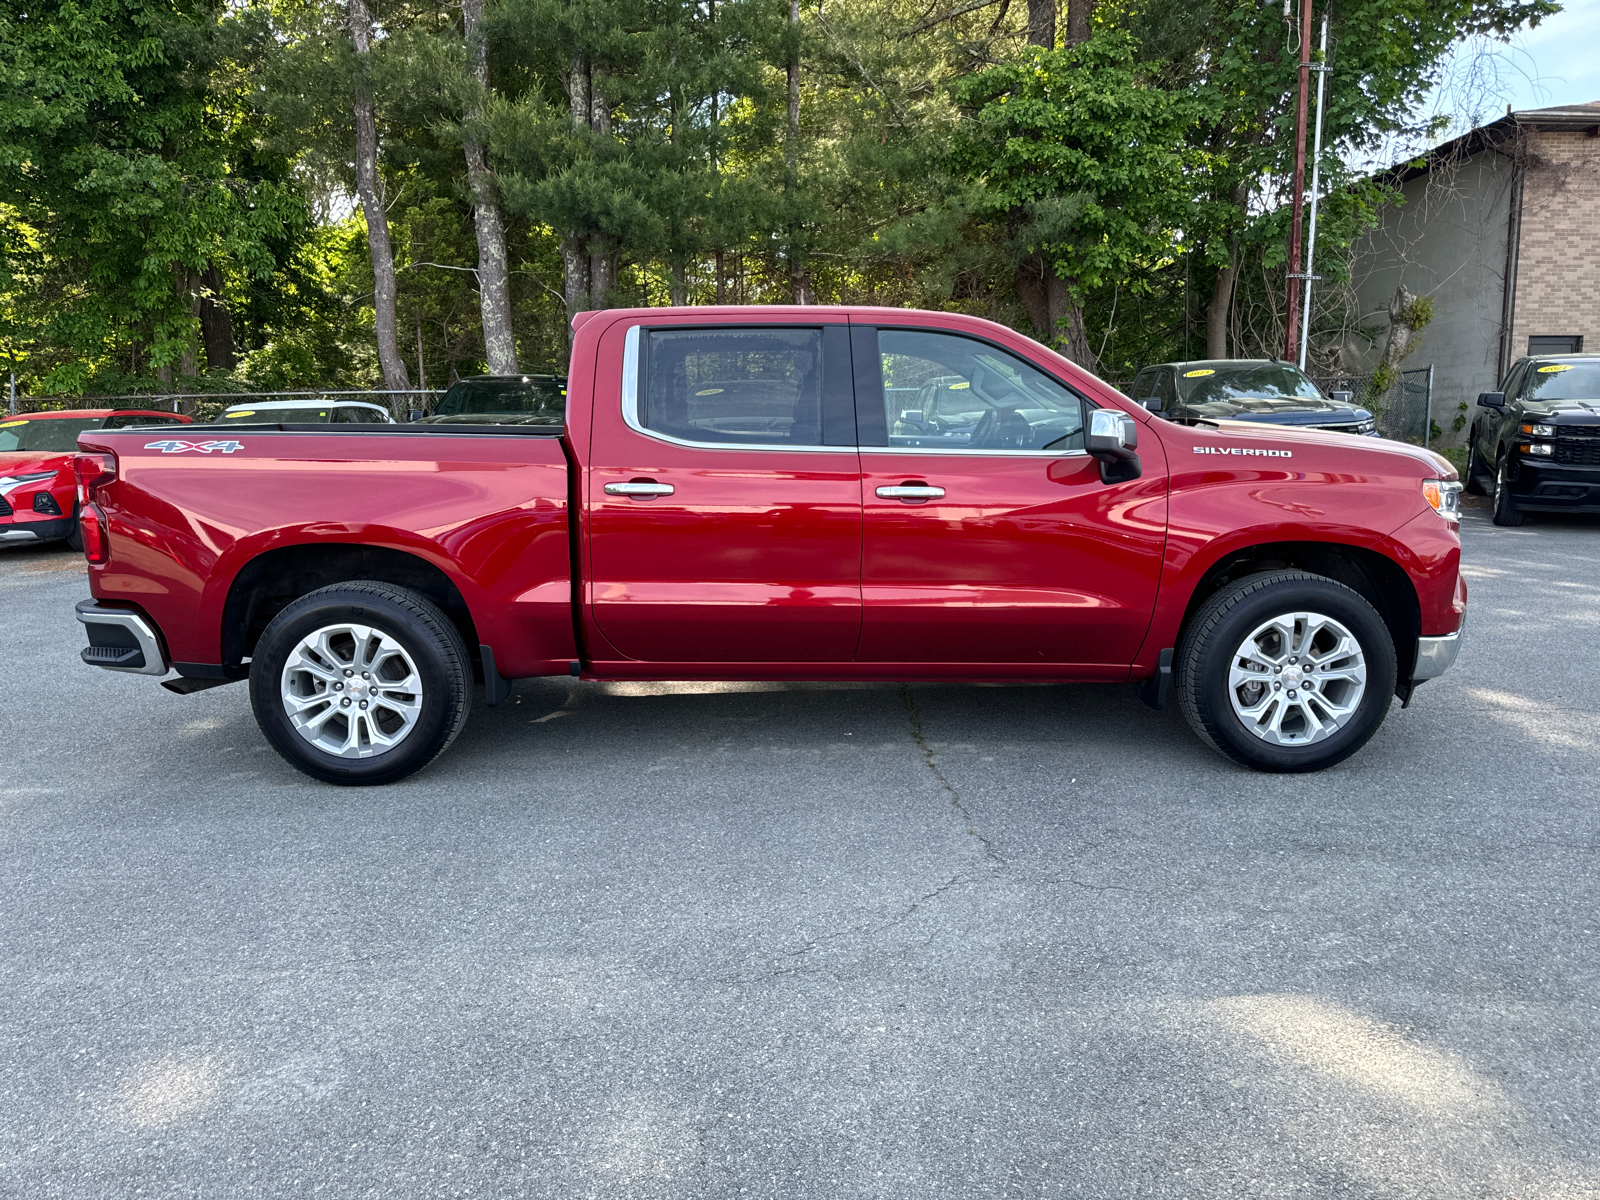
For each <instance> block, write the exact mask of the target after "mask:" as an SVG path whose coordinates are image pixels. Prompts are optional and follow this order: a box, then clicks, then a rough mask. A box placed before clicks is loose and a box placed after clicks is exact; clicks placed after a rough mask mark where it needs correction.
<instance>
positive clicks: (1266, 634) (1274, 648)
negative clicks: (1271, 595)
mask: <svg viewBox="0 0 1600 1200" xmlns="http://www.w3.org/2000/svg"><path fill="white" fill-rule="evenodd" d="M1366 690H1367V665H1366V657H1365V655H1364V654H1363V653H1362V650H1361V643H1360V642H1359V641H1358V640H1357V639H1356V637H1355V635H1354V634H1353V633H1351V632H1350V630H1349V629H1347V628H1346V627H1345V626H1344V625H1343V624H1341V623H1340V622H1338V621H1336V620H1334V619H1333V618H1332V617H1329V616H1324V615H1323V614H1322V613H1315V612H1295V613H1284V614H1282V615H1281V616H1276V617H1273V618H1272V619H1271V620H1268V621H1264V622H1263V623H1262V624H1260V625H1258V626H1257V627H1256V628H1255V629H1254V630H1253V631H1252V632H1251V633H1250V635H1249V636H1248V637H1247V638H1245V639H1244V641H1243V642H1241V643H1240V645H1239V648H1238V649H1237V650H1235V651H1234V654H1233V659H1232V662H1231V663H1230V664H1229V669H1228V697H1229V699H1230V700H1231V701H1232V703H1233V712H1234V715H1235V716H1236V717H1238V718H1239V722H1240V723H1241V724H1242V725H1243V726H1244V727H1245V728H1246V729H1248V730H1249V731H1250V732H1251V733H1252V734H1254V735H1255V736H1256V737H1258V738H1260V739H1261V740H1262V741H1264V742H1269V743H1271V744H1273V745H1277V746H1309V745H1312V744H1313V743H1315V742H1320V741H1322V740H1324V739H1325V738H1329V737H1332V736H1333V734H1334V733H1336V732H1337V731H1338V730H1339V729H1340V728H1342V727H1343V725H1344V723H1345V722H1346V721H1347V720H1349V719H1350V717H1351V716H1352V715H1353V714H1354V713H1355V711H1356V709H1357V708H1358V707H1360V705H1361V698H1362V697H1363V696H1364V695H1365V694H1366Z"/></svg>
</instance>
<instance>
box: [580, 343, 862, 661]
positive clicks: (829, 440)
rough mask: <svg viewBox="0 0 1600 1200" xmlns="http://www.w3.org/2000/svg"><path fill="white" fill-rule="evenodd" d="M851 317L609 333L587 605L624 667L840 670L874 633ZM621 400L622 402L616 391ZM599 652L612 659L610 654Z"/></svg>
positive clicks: (590, 474)
mask: <svg viewBox="0 0 1600 1200" xmlns="http://www.w3.org/2000/svg"><path fill="white" fill-rule="evenodd" d="M849 347H850V337H849V328H848V326H846V325H843V324H823V323H820V322H819V323H816V324H811V325H802V324H785V323H763V324H750V325H732V324H695V325H685V324H678V325H673V326H663V325H647V324H639V325H633V326H631V327H626V328H624V327H621V326H619V327H617V328H614V329H612V330H610V331H608V332H607V334H606V335H605V339H603V341H602V344H601V350H600V358H599V361H601V362H602V363H604V362H618V361H620V362H622V364H623V367H622V379H621V386H620V392H617V391H612V390H610V389H609V387H607V386H605V385H603V384H597V387H596V391H595V396H596V403H595V413H594V428H593V435H592V443H591V449H590V464H591V466H590V469H589V470H588V471H587V472H586V478H585V483H584V487H585V489H586V502H587V505H588V510H589V519H588V537H589V575H590V592H589V596H590V612H591V615H592V617H593V620H594V623H595V627H596V628H597V629H598V631H599V632H600V634H601V635H602V636H603V637H604V638H605V640H606V641H608V642H609V643H610V644H611V646H612V647H614V649H615V651H616V653H617V655H619V656H620V657H622V658H625V659H634V660H641V661H647V662H658V663H659V662H669V663H670V662H681V663H689V664H693V663H705V662H739V663H836V662H848V661H849V660H850V659H851V658H853V657H854V655H855V651H856V643H857V641H858V639H859V636H860V631H861V466H860V458H859V455H858V454H857V451H856V447H855V428H854V415H855V414H854V402H853V396H852V383H851V368H850V349H849ZM610 397H615V398H616V399H615V400H612V399H610ZM593 657H595V658H596V659H603V658H606V657H607V655H605V654H604V653H603V652H602V648H596V650H595V651H594V654H593Z"/></svg>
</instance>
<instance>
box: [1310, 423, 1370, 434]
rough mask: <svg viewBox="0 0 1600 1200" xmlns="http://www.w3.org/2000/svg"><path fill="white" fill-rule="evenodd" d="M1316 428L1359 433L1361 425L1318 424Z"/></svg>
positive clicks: (1330, 431) (1332, 431)
mask: <svg viewBox="0 0 1600 1200" xmlns="http://www.w3.org/2000/svg"><path fill="white" fill-rule="evenodd" d="M1317 428H1318V429H1322V430H1325V431H1326V432H1328V433H1360V432H1361V426H1359V425H1318V426H1317Z"/></svg>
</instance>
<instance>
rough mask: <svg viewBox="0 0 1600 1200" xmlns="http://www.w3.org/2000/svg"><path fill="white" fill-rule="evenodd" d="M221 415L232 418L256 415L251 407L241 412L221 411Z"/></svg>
mask: <svg viewBox="0 0 1600 1200" xmlns="http://www.w3.org/2000/svg"><path fill="white" fill-rule="evenodd" d="M222 415H223V416H225V417H227V418H228V419H229V420H232V419H233V418H234V417H253V416H255V415H256V411H255V409H253V408H247V409H245V410H244V411H243V412H236V413H223V414H222Z"/></svg>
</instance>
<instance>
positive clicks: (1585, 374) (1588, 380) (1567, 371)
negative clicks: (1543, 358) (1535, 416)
mask: <svg viewBox="0 0 1600 1200" xmlns="http://www.w3.org/2000/svg"><path fill="white" fill-rule="evenodd" d="M1522 395H1523V397H1524V398H1525V399H1528V400H1536V401H1539V402H1540V403H1543V402H1544V401H1546V400H1600V362H1583V363H1533V364H1530V365H1529V367H1528V373H1527V375H1526V376H1524V377H1523V386H1522Z"/></svg>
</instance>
